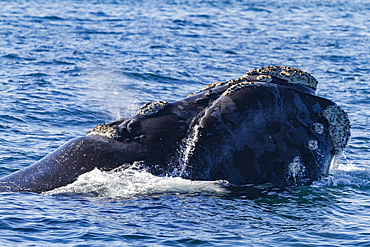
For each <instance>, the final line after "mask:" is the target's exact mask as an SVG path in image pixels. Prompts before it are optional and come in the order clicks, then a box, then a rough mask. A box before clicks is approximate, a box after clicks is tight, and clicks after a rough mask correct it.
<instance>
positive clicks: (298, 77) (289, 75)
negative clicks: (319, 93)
mask: <svg viewBox="0 0 370 247" xmlns="http://www.w3.org/2000/svg"><path fill="white" fill-rule="evenodd" d="M248 75H268V76H274V77H277V78H280V79H283V80H286V81H287V82H288V83H291V84H301V85H304V86H307V87H309V88H311V89H313V90H316V87H317V80H316V79H315V77H313V76H312V75H310V74H309V73H307V72H304V71H302V70H300V69H296V68H293V67H288V66H272V65H269V66H267V67H262V68H259V69H253V70H250V71H248V72H247V73H246V74H245V76H248Z"/></svg>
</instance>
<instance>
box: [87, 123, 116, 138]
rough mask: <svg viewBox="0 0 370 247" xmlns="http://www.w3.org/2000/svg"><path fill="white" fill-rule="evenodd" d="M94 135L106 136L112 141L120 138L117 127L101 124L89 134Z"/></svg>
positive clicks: (88, 134)
mask: <svg viewBox="0 0 370 247" xmlns="http://www.w3.org/2000/svg"><path fill="white" fill-rule="evenodd" d="M94 135H100V136H105V137H108V138H110V139H117V138H118V137H119V131H118V129H117V126H116V125H114V126H109V125H106V124H99V125H97V126H96V127H95V128H94V129H93V130H91V131H90V132H89V133H87V136H94Z"/></svg>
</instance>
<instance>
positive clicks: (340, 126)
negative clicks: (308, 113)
mask: <svg viewBox="0 0 370 247" xmlns="http://www.w3.org/2000/svg"><path fill="white" fill-rule="evenodd" d="M323 116H324V117H325V118H326V119H327V120H328V122H329V135H330V138H331V140H332V142H333V153H334V154H339V153H340V152H342V151H343V149H344V148H345V147H346V146H347V143H348V141H349V138H350V136H351V130H350V129H351V124H350V122H349V119H348V115H347V113H346V112H345V111H344V110H343V109H342V108H340V107H339V106H337V105H330V106H328V107H327V108H326V109H325V110H323Z"/></svg>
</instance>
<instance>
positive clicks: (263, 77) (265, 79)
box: [256, 75, 272, 82]
mask: <svg viewBox="0 0 370 247" xmlns="http://www.w3.org/2000/svg"><path fill="white" fill-rule="evenodd" d="M256 79H257V80H258V81H260V82H271V81H272V78H271V76H270V75H259V76H257V77H256Z"/></svg>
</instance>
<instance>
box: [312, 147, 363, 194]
mask: <svg viewBox="0 0 370 247" xmlns="http://www.w3.org/2000/svg"><path fill="white" fill-rule="evenodd" d="M329 174H330V175H329V176H325V177H323V178H321V179H319V180H317V181H314V182H313V183H312V185H311V187H315V188H317V187H337V186H354V187H368V186H370V176H369V175H370V173H369V171H367V170H365V169H364V168H360V167H357V166H356V165H355V164H354V163H353V162H351V161H350V160H348V159H347V157H346V156H345V154H344V153H342V154H341V155H336V156H335V158H334V159H333V161H332V164H331V166H330V171H329Z"/></svg>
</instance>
